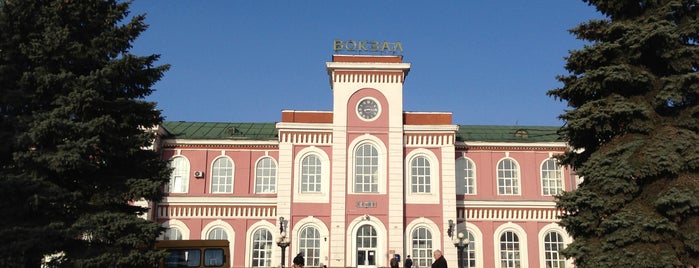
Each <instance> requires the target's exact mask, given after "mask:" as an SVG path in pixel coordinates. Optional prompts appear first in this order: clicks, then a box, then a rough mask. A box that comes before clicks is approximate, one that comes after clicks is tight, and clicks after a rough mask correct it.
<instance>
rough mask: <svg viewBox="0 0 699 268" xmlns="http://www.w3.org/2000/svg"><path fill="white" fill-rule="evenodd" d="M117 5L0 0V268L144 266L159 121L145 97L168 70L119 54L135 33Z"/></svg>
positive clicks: (151, 230)
mask: <svg viewBox="0 0 699 268" xmlns="http://www.w3.org/2000/svg"><path fill="white" fill-rule="evenodd" d="M128 7H129V3H128V2H121V1H119V2H117V1H116V0H111V1H110V0H104V1H101V0H31V1H25V0H4V1H3V0H0V196H1V197H2V198H3V200H2V202H1V204H0V215H2V218H0V238H2V243H0V252H2V254H0V266H1V267H38V265H39V262H40V261H41V259H42V257H44V256H45V255H48V254H57V255H56V258H54V261H55V263H54V264H55V265H56V266H65V267H153V264H154V263H156V262H157V260H158V259H159V258H160V257H161V254H162V253H161V252H159V251H155V250H153V243H154V240H155V238H156V237H157V236H158V235H159V233H160V232H161V228H160V227H159V225H158V224H157V223H154V222H151V221H148V220H146V219H142V218H141V217H139V216H140V215H142V214H143V213H144V212H145V211H146V210H145V209H144V208H142V207H139V206H135V205H133V203H132V201H134V200H140V199H142V198H144V199H146V200H160V199H161V198H162V190H161V185H162V184H163V183H165V182H166V181H167V180H168V176H169V169H168V167H167V163H166V162H164V161H162V160H161V159H160V157H159V155H158V154H157V153H156V152H154V151H153V150H150V149H149V147H150V145H151V144H152V140H153V138H154V134H153V133H152V131H149V130H151V129H153V128H154V127H155V126H157V125H159V124H160V123H161V122H162V117H161V115H160V112H159V111H157V110H156V109H155V103H153V102H148V101H146V100H145V99H144V98H145V97H146V96H148V95H150V94H151V93H152V91H153V89H152V86H153V84H154V83H155V82H156V81H158V80H159V79H160V78H161V77H162V75H163V73H164V72H165V71H166V70H167V68H168V66H155V64H156V61H157V60H158V56H157V55H149V56H136V55H133V54H130V53H129V49H130V48H131V42H133V40H134V39H135V38H136V37H137V36H138V35H139V34H140V33H141V32H143V31H144V30H145V29H146V25H145V23H144V17H143V16H134V17H132V18H131V19H130V20H127V18H128V16H129V12H128Z"/></svg>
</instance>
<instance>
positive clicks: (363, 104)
mask: <svg viewBox="0 0 699 268" xmlns="http://www.w3.org/2000/svg"><path fill="white" fill-rule="evenodd" d="M357 114H359V117H361V118H362V119H364V120H371V119H374V118H376V116H377V115H378V114H379V104H378V103H376V101H374V100H372V99H363V100H361V101H359V104H357Z"/></svg>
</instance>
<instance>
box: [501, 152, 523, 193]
mask: <svg viewBox="0 0 699 268" xmlns="http://www.w3.org/2000/svg"><path fill="white" fill-rule="evenodd" d="M497 173H498V180H497V181H498V194H500V195H518V194H519V167H518V166H517V163H515V162H514V160H512V159H503V160H502V161H500V163H498V172H497Z"/></svg>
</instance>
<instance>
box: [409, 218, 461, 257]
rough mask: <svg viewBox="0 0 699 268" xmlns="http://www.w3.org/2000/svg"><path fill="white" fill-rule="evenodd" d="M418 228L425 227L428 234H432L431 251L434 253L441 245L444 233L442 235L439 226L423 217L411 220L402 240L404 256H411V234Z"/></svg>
mask: <svg viewBox="0 0 699 268" xmlns="http://www.w3.org/2000/svg"><path fill="white" fill-rule="evenodd" d="M419 227H425V228H427V229H429V230H430V233H431V234H432V251H434V250H435V249H439V248H440V247H441V245H442V236H444V233H442V231H441V228H439V226H437V224H435V223H434V222H433V221H432V220H430V219H428V218H425V217H420V218H417V219H414V220H412V221H411V222H410V223H408V225H406V227H405V233H404V238H403V239H404V241H405V254H406V255H411V256H412V255H413V254H412V252H413V241H412V239H413V232H414V231H415V229H417V228H419ZM449 243H451V242H449ZM452 246H453V245H452ZM413 266H415V265H413Z"/></svg>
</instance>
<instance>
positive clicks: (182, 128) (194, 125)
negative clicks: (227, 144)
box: [162, 121, 277, 140]
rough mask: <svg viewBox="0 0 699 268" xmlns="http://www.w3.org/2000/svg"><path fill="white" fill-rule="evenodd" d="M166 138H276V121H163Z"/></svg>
mask: <svg viewBox="0 0 699 268" xmlns="http://www.w3.org/2000/svg"><path fill="white" fill-rule="evenodd" d="M162 127H163V128H164V129H165V131H166V132H167V134H166V136H165V138H177V139H212V140H217V139H218V140H224V139H225V140H231V139H233V140H276V139H277V128H276V126H275V123H222V122H183V121H169V122H163V125H162Z"/></svg>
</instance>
